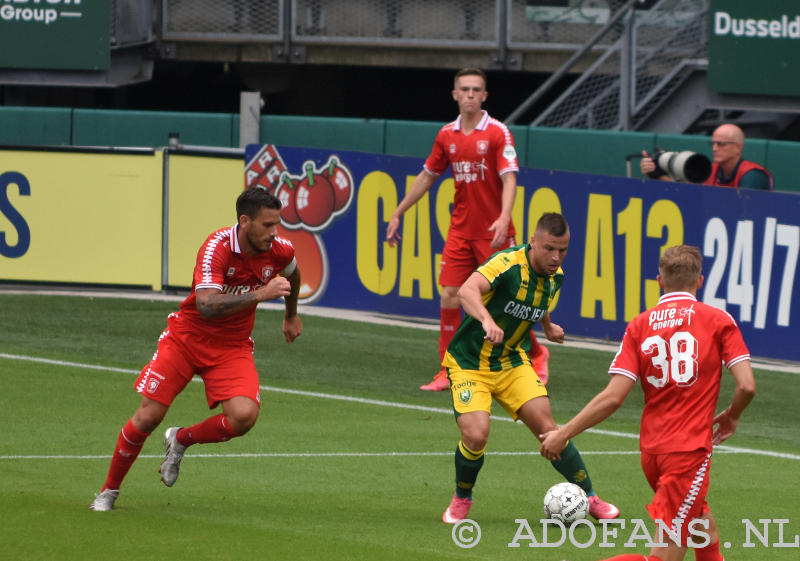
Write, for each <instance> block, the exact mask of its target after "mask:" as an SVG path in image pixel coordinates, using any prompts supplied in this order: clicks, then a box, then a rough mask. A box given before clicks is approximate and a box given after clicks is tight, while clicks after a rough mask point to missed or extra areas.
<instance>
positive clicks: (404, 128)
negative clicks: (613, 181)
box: [0, 107, 800, 191]
mask: <svg viewBox="0 0 800 561" xmlns="http://www.w3.org/2000/svg"><path fill="white" fill-rule="evenodd" d="M445 124H446V123H443V122H429V121H394V120H381V119H378V120H365V119H343V118H329V117H294V116H283V115H263V116H262V117H261V135H260V140H261V142H264V143H270V144H277V145H283V146H297V147H303V148H318V149H327V150H352V151H359V152H368V153H373V154H390V155H394V156H412V157H418V158H427V157H428V155H429V154H430V151H431V148H432V147H433V142H434V140H435V138H436V134H437V133H438V132H439V129H441V128H442V126H444V125H445ZM509 130H510V131H511V133H512V134H513V135H514V143H515V145H516V148H517V157H518V160H519V164H520V166H526V167H535V168H542V169H555V170H565V171H577V172H583V173H594V174H602V175H611V176H617V177H624V176H625V175H626V174H627V169H626V165H625V157H626V156H627V155H628V154H639V153H641V151H642V150H647V152H648V153H649V152H651V151H652V150H653V147H654V146H658V147H661V148H664V149H667V150H672V151H683V150H691V151H693V152H699V153H701V154H705V155H706V156H708V157H709V158H710V157H711V145H710V142H709V140H710V139H709V138H708V137H707V136H689V135H675V134H654V133H641V132H612V131H589V130H578V129H553V128H544V127H525V126H511V127H509ZM170 132H177V133H179V134H180V141H181V142H182V143H183V144H195V145H205V146H216V147H238V145H239V115H231V114H210V113H177V112H155V111H113V110H95V109H74V110H73V109H66V108H64V109H61V108H43V107H0V144H9V145H56V146H58V145H69V144H72V145H75V146H146V147H157V146H166V145H167V142H168V135H169V133H170ZM743 154H744V157H745V158H746V159H748V160H751V161H754V162H756V163H758V164H761V165H763V166H764V167H766V168H767V169H768V170H770V172H772V174H773V176H774V177H775V188H776V190H779V191H800V180H798V179H797V177H798V176H799V175H800V164H798V163H797V162H800V143H795V142H781V141H774V140H762V139H748V140H746V141H745V145H744V151H743ZM631 170H632V176H633V177H637V178H641V177H642V174H641V173H640V172H639V160H638V159H634V160H633V161H632V162H631Z"/></svg>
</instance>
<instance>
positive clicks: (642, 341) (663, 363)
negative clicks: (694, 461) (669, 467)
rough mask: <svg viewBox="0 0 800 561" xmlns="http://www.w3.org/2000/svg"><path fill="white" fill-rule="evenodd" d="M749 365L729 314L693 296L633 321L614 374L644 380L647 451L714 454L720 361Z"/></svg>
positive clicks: (673, 295) (681, 296)
mask: <svg viewBox="0 0 800 561" xmlns="http://www.w3.org/2000/svg"><path fill="white" fill-rule="evenodd" d="M743 360H750V353H749V351H748V350H747V347H746V346H745V344H744V340H743V339H742V334H741V332H740V331H739V328H738V327H737V325H736V322H735V321H734V320H733V318H732V317H731V316H730V314H728V313H727V312H725V311H723V310H720V309H718V308H714V307H712V306H708V305H706V304H703V303H702V302H698V301H697V299H695V297H694V296H692V295H691V294H689V293H688V292H670V293H668V294H665V295H664V296H662V297H661V299H660V300H659V301H658V306H656V307H655V308H652V309H650V310H647V311H646V312H644V313H642V314H639V315H638V316H637V317H636V318H635V319H634V320H633V321H632V322H630V323H629V324H628V328H627V329H626V330H625V336H624V337H623V339H622V345H621V346H620V348H619V352H618V353H617V356H616V357H615V358H614V361H613V362H612V363H611V367H610V368H609V371H608V372H609V374H620V375H622V376H627V377H629V378H631V379H633V380H641V382H642V388H643V389H644V411H643V412H642V426H641V437H640V440H639V447H640V449H641V450H642V452H645V453H647V454H664V453H669V452H691V451H694V450H707V451H708V452H711V435H712V432H713V431H712V426H713V419H714V412H715V410H716V407H717V399H718V397H719V388H720V380H721V378H722V364H723V363H724V364H725V366H727V367H728V368H730V367H731V366H733V365H734V364H736V363H738V362H741V361H743Z"/></svg>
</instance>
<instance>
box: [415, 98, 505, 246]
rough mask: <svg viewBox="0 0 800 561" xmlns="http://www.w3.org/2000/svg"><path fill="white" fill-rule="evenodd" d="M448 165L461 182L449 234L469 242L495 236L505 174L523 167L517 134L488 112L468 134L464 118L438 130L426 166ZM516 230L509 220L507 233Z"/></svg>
mask: <svg viewBox="0 0 800 561" xmlns="http://www.w3.org/2000/svg"><path fill="white" fill-rule="evenodd" d="M448 165H449V166H450V167H451V168H452V169H453V178H454V179H455V185H456V194H455V200H454V202H453V216H452V219H451V221H450V234H456V235H458V236H460V237H462V238H466V239H470V240H485V239H492V237H493V236H494V232H490V231H489V226H491V225H492V223H493V222H494V221H495V220H497V218H498V217H499V216H500V210H501V208H502V194H503V182H502V180H501V179H500V176H501V175H503V174H505V173H509V172H517V171H519V166H518V165H517V153H516V152H515V151H514V137H513V136H511V133H510V132H509V130H508V127H506V126H505V125H504V124H503V123H501V122H500V121H497V120H495V119H492V118H491V117H489V114H488V113H486V111H484V112H483V119H481V122H480V123H479V124H478V127H477V128H476V129H475V130H474V131H472V132H471V133H470V134H468V135H465V134H464V133H463V132H462V130H461V116H459V117H458V119H456V120H455V121H454V122H452V123H450V124H448V125H445V126H444V127H442V129H441V130H440V131H439V134H438V135H437V136H436V142H434V144H433V151H432V152H431V155H430V156H428V159H427V160H426V162H425V170H426V171H427V172H428V173H430V174H432V175H441V174H443V173H444V172H445V170H446V169H447V166H448ZM450 234H448V235H450ZM514 234H515V230H514V224H513V223H509V226H508V236H509V237H511V236H514Z"/></svg>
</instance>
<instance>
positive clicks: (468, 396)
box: [458, 388, 472, 405]
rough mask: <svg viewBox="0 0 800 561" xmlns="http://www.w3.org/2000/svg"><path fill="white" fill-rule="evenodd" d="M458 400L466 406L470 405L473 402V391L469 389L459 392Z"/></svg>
mask: <svg viewBox="0 0 800 561" xmlns="http://www.w3.org/2000/svg"><path fill="white" fill-rule="evenodd" d="M458 399H459V400H460V401H461V403H463V404H464V405H467V404H469V402H470V401H472V390H471V389H469V388H466V389H463V390H461V391H460V392H458Z"/></svg>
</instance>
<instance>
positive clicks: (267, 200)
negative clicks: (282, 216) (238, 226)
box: [236, 187, 283, 220]
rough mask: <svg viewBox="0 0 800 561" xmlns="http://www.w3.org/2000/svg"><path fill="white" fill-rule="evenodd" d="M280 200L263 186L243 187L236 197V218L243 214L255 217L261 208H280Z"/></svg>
mask: <svg viewBox="0 0 800 561" xmlns="http://www.w3.org/2000/svg"><path fill="white" fill-rule="evenodd" d="M281 206H283V205H281V201H280V199H278V197H276V196H275V195H271V194H270V192H269V191H267V190H266V189H264V188H263V187H254V188H252V189H245V190H244V191H242V194H241V195H239V198H237V199H236V220H239V217H240V216H241V215H243V214H246V215H247V216H249V217H250V218H255V217H256V215H258V213H259V212H260V211H261V209H262V208H264V207H266V208H273V209H275V210H280V209H281Z"/></svg>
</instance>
